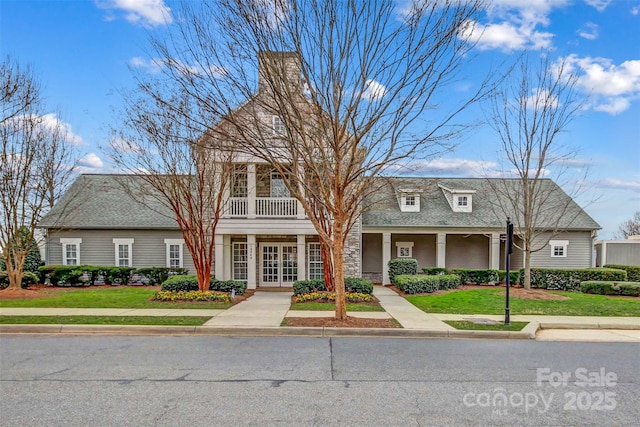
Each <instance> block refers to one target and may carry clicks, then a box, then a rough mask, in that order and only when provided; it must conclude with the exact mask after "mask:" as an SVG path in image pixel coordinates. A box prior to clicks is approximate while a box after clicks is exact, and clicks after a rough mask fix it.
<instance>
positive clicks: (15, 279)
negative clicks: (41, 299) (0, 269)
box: [5, 250, 26, 290]
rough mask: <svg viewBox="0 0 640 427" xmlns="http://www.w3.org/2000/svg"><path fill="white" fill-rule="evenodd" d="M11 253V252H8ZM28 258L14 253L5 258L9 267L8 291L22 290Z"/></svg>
mask: <svg viewBox="0 0 640 427" xmlns="http://www.w3.org/2000/svg"><path fill="white" fill-rule="evenodd" d="M8 252H10V250H9V251H8ZM25 258H26V256H24V254H22V253H14V254H11V255H9V256H6V257H5V264H6V266H7V277H8V278H9V287H8V289H14V290H15V289H22V273H23V272H24V271H23V270H24V268H23V266H24V260H25Z"/></svg>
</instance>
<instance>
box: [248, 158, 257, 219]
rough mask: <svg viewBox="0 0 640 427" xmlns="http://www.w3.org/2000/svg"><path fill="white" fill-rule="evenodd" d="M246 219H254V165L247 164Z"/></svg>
mask: <svg viewBox="0 0 640 427" xmlns="http://www.w3.org/2000/svg"><path fill="white" fill-rule="evenodd" d="M247 217H248V218H255V217H256V164H255V163H249V164H247Z"/></svg>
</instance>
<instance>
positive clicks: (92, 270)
mask: <svg viewBox="0 0 640 427" xmlns="http://www.w3.org/2000/svg"><path fill="white" fill-rule="evenodd" d="M38 270H39V272H40V280H41V281H42V283H45V282H49V283H50V284H51V285H53V286H86V285H95V284H96V283H97V282H99V281H102V283H104V284H105V285H126V284H129V283H130V281H131V278H132V277H133V275H134V274H135V275H137V276H140V277H143V278H147V279H148V281H149V284H150V285H159V284H161V283H162V282H164V281H165V280H167V278H168V277H169V276H171V275H175V274H187V272H188V270H187V269H185V268H169V267H148V268H138V269H135V268H133V267H115V266H106V265H46V266H43V267H40V268H39V269H38Z"/></svg>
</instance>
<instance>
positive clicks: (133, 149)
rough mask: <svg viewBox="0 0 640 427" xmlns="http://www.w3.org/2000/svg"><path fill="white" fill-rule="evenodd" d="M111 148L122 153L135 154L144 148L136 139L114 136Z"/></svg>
mask: <svg viewBox="0 0 640 427" xmlns="http://www.w3.org/2000/svg"><path fill="white" fill-rule="evenodd" d="M109 145H110V146H111V149H112V150H114V151H115V152H117V153H120V154H134V153H140V152H142V148H141V147H140V145H138V144H137V143H136V142H135V141H127V140H125V139H122V138H113V139H111V141H110V142H109Z"/></svg>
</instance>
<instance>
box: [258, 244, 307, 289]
mask: <svg viewBox="0 0 640 427" xmlns="http://www.w3.org/2000/svg"><path fill="white" fill-rule="evenodd" d="M260 248H261V250H260V252H261V260H262V262H261V264H262V265H261V271H260V286H265V287H266V286H293V282H295V281H296V280H298V247H297V246H296V244H295V243H294V244H292V243H265V244H262V245H261V246H260Z"/></svg>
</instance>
